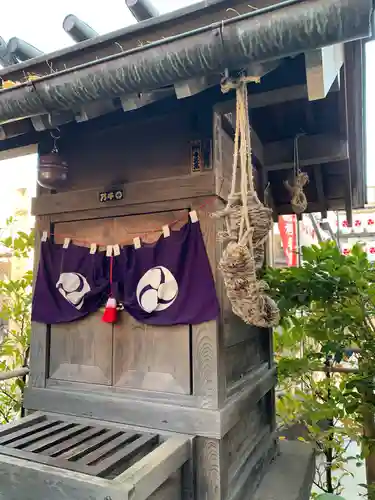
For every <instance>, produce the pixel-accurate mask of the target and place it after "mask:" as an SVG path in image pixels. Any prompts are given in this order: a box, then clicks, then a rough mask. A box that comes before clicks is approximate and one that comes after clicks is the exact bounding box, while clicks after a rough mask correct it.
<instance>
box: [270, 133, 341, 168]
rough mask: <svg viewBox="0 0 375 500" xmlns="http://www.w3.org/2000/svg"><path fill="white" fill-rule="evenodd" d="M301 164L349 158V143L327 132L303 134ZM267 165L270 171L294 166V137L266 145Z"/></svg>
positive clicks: (300, 148)
mask: <svg viewBox="0 0 375 500" xmlns="http://www.w3.org/2000/svg"><path fill="white" fill-rule="evenodd" d="M298 144H299V157H300V166H301V167H306V166H309V165H320V164H324V163H331V162H336V161H343V160H347V159H348V143H347V141H346V140H344V139H340V138H339V137H335V136H329V135H326V134H321V135H320V134H316V135H310V136H302V137H300V139H299V141H298ZM264 146H265V147H264V156H265V158H264V159H265V167H266V169H267V170H268V171H272V170H287V169H289V168H293V166H294V139H288V140H285V141H278V142H271V143H268V144H265V145H264Z"/></svg>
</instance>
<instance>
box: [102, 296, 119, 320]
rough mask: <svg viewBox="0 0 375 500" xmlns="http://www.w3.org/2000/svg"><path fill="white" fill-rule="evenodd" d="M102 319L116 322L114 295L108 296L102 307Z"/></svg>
mask: <svg viewBox="0 0 375 500" xmlns="http://www.w3.org/2000/svg"><path fill="white" fill-rule="evenodd" d="M102 321H104V323H116V321H117V302H116V299H115V298H114V297H109V299H108V300H107V304H106V306H105V309H104V313H103V317H102Z"/></svg>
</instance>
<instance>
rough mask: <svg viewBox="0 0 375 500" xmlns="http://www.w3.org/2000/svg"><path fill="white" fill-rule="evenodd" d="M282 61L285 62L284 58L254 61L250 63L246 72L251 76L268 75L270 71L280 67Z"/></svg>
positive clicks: (261, 76)
mask: <svg viewBox="0 0 375 500" xmlns="http://www.w3.org/2000/svg"><path fill="white" fill-rule="evenodd" d="M282 62H283V59H281V60H280V59H279V60H276V61H266V62H259V63H252V64H249V66H247V68H246V74H247V75H249V76H255V77H258V78H263V77H264V76H266V75H268V73H271V72H272V71H274V70H275V69H276V68H278V67H279V66H280V64H281V63H282Z"/></svg>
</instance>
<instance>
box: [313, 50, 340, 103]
mask: <svg viewBox="0 0 375 500" xmlns="http://www.w3.org/2000/svg"><path fill="white" fill-rule="evenodd" d="M305 63H306V81H307V90H308V97H309V100H310V101H315V100H317V99H324V98H325V97H326V96H327V94H328V92H329V91H330V90H331V88H332V85H333V83H334V82H335V80H336V79H338V80H340V77H339V73H340V69H341V67H342V65H343V64H344V44H337V45H330V46H329V47H323V48H322V49H316V50H312V51H310V52H306V54H305Z"/></svg>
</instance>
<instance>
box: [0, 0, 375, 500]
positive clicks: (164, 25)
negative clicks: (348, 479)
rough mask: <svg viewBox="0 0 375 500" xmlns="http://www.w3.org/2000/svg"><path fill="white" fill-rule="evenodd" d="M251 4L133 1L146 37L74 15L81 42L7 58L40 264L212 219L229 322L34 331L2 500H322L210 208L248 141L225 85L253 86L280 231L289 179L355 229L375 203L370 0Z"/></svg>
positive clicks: (2, 138) (139, 30) (4, 137)
mask: <svg viewBox="0 0 375 500" xmlns="http://www.w3.org/2000/svg"><path fill="white" fill-rule="evenodd" d="M248 4H249V2H248V1H245V0H231V1H229V0H212V1H210V2H201V3H198V4H194V5H192V6H190V7H188V8H185V9H181V10H179V11H176V12H173V13H170V14H166V15H160V16H158V15H157V13H156V12H155V9H154V8H153V7H152V5H151V4H150V3H149V2H146V1H144V0H127V5H128V6H129V8H131V9H132V11H133V13H134V15H135V16H136V17H137V18H138V20H139V21H140V22H139V23H138V24H136V25H134V26H130V27H128V28H125V29H123V30H120V31H117V32H114V33H110V34H106V35H100V36H99V35H97V33H96V32H95V31H94V30H93V29H92V28H90V27H89V26H87V25H86V24H85V23H83V22H82V21H81V20H79V19H77V18H75V17H74V16H68V17H67V18H66V20H65V21H64V29H66V31H67V32H68V33H70V34H71V36H72V37H73V38H74V39H75V40H76V41H77V42H78V43H77V44H76V45H74V46H72V47H69V48H67V49H64V50H61V51H59V52H56V53H52V54H42V53H40V51H38V49H35V47H31V46H30V45H28V44H27V43H26V42H24V41H22V40H20V39H12V40H11V41H10V42H9V43H8V44H7V45H4V46H3V47H2V52H1V53H0V57H1V60H2V62H3V65H4V68H3V69H2V70H1V71H0V77H1V81H2V90H0V122H1V126H0V158H2V157H11V156H15V155H17V154H24V152H26V151H27V148H29V151H31V150H32V145H35V144H36V145H37V147H38V152H39V172H38V175H39V183H40V186H39V191H38V195H37V197H36V198H35V199H34V200H33V213H34V215H35V216H36V266H38V263H39V256H40V248H41V245H42V243H41V241H42V240H43V239H46V238H47V239H48V240H49V241H50V242H51V244H53V245H59V244H62V245H64V244H65V245H66V246H69V245H72V244H73V245H76V246H79V247H88V248H89V249H92V246H93V245H95V249H94V252H95V251H101V250H104V251H105V252H108V247H110V250H109V252H110V253H109V255H110V256H111V257H112V256H114V255H116V254H114V253H113V252H116V251H118V249H117V245H118V247H119V249H120V251H121V247H123V246H125V247H126V246H127V247H129V248H130V247H131V248H133V247H134V245H135V246H139V245H140V246H141V247H142V246H144V245H149V244H153V243H155V242H156V241H159V240H160V238H166V239H167V238H168V237H172V236H173V234H174V232H175V231H176V232H178V231H179V230H180V229H181V228H183V227H184V226H185V225H186V224H189V223H193V220H192V218H197V219H198V221H199V224H200V228H201V231H202V234H203V239H204V243H205V249H206V252H207V255H208V259H209V262H210V266H211V269H212V273H213V276H214V280H215V284H216V295H217V298H218V301H219V304H220V310H221V312H220V315H219V317H218V318H217V319H214V320H211V321H206V322H203V323H200V324H174V325H173V326H155V325H150V324H147V325H146V324H144V323H143V322H142V321H138V320H136V319H134V317H133V316H132V315H130V314H129V313H128V312H126V310H125V311H119V313H118V321H117V323H116V324H109V323H105V322H103V321H102V320H101V316H102V314H103V312H102V311H101V310H98V311H97V312H93V313H92V314H88V315H87V317H85V318H83V319H78V320H76V321H70V322H68V323H64V322H62V323H59V324H47V323H36V322H34V324H33V330H32V339H31V361H30V371H31V372H30V379H29V386H28V389H27V393H26V400H25V405H26V408H27V410H28V416H27V417H26V418H25V419H23V420H21V421H20V422H18V423H16V424H14V425H11V426H9V427H8V426H7V427H4V428H1V429H0V475H1V480H0V497H1V498H7V499H8V500H11V499H12V500H13V499H17V500H31V499H36V498H38V499H40V500H47V499H53V500H60V499H61V500H62V499H63V498H75V499H87V498H91V499H102V500H104V499H106V500H117V499H118V500H120V499H121V500H125V499H132V500H146V499H154V500H177V499H196V500H229V499H230V500H267V499H273V498H278V499H279V500H286V499H288V500H292V499H293V500H307V499H308V498H309V488H310V486H311V481H312V473H313V457H312V453H311V452H310V449H309V448H308V447H307V446H305V445H302V444H300V443H291V444H286V445H285V446H284V444H282V447H280V448H279V446H278V443H277V436H276V433H275V420H276V417H275V406H274V403H275V401H274V398H275V396H274V388H275V384H276V367H275V365H274V362H273V350H272V329H271V328H259V327H255V326H249V325H246V324H245V323H244V322H242V321H241V320H240V319H239V318H238V317H237V316H236V315H235V314H234V313H233V312H232V308H231V304H230V303H229V301H228V299H227V294H226V290H225V287H224V285H223V280H222V275H221V272H220V271H219V270H218V264H219V261H220V258H221V255H222V250H223V248H222V247H223V245H222V243H221V242H220V240H219V238H218V235H219V233H220V232H221V231H222V229H223V227H222V224H223V222H222V220H221V219H216V218H213V217H211V213H212V212H216V211H217V210H219V209H221V208H222V207H223V206H224V205H225V203H226V201H227V197H228V193H229V192H230V184H231V178H232V163H233V152H234V137H235V132H236V102H235V92H234V91H229V92H227V93H223V92H222V84H223V81H228V80H229V81H235V79H236V78H241V77H243V78H245V79H246V77H251V78H249V80H250V79H251V80H252V81H251V82H249V83H248V86H247V88H248V113H249V117H250V124H251V146H252V160H253V174H254V177H255V183H256V189H257V192H258V196H259V198H260V199H261V200H262V201H264V203H265V204H267V205H268V206H269V207H270V208H272V211H273V216H274V218H275V220H277V216H278V215H279V214H287V213H291V211H292V208H291V203H290V201H291V196H290V192H289V191H288V189H287V188H286V185H285V181H288V182H289V183H290V184H293V182H294V180H295V175H296V173H298V172H304V173H307V175H308V177H309V183H308V184H307V185H306V186H305V187H304V192H305V194H306V197H307V202H308V204H307V209H306V210H307V211H308V212H322V213H326V212H327V211H328V210H332V209H334V210H336V209H340V210H346V211H347V214H348V220H349V221H350V217H351V210H352V208H353V207H360V206H363V205H364V203H365V166H364V135H365V134H364V125H363V122H364V120H363V115H364V111H363V110H364V41H365V40H367V39H369V37H370V36H371V30H372V24H371V14H372V1H370V0H306V1H300V0H298V1H297V0H296V1H293V0H291V1H287V2H282V3H281V2H275V1H272V0H252V1H251V4H252V7H250V6H249V5H248ZM254 7H255V9H254ZM52 68H53V70H52ZM223 79H224V80H223ZM57 158H58V159H59V161H58V162H56V159H57ZM4 175H6V173H4ZM114 247H115V248H114ZM190 272H191V273H193V274H194V273H196V272H198V271H197V269H194V266H192V267H191V270H190ZM134 293H135V292H134ZM75 304H76V306H77V305H78V302H75ZM77 307H78V306H77ZM265 478H266V479H265ZM275 492H276V494H275Z"/></svg>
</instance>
